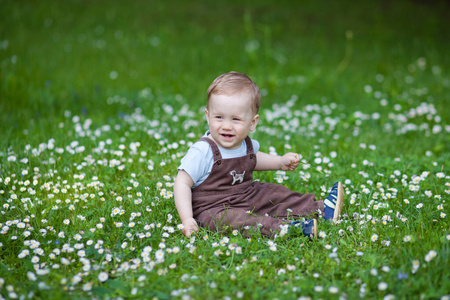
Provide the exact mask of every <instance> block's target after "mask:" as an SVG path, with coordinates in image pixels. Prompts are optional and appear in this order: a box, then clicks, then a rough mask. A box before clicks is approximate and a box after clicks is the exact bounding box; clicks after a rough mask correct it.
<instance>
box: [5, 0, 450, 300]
mask: <svg viewBox="0 0 450 300" xmlns="http://www.w3.org/2000/svg"><path fill="white" fill-rule="evenodd" d="M449 11H450V5H449V4H448V2H444V1H442V2H439V1H387V0H385V1H358V2H356V1H327V2H326V1H287V0H280V1H272V2H271V1H249V2H247V3H243V2H242V1H216V2H212V1H175V0H174V1H133V2H131V1H130V2H125V1H123V2H119V1H72V0H70V1H69V0H68V1H20V2H19V1H5V0H1V1H0V64H1V65H0V111H1V118H0V130H1V135H0V136H1V139H0V202H1V207H0V299H3V298H5V299H68V298H70V299H169V298H173V299H236V298H242V299H307V298H312V299H316V298H321V299H358V298H363V299H419V298H420V299H421V298H423V299H449V298H450V272H449V269H450V258H449V257H450V230H449V228H450V225H449V212H450V211H449V204H448V200H449V198H450V174H449V170H448V168H449V164H450V138H449V133H450V110H449V109H448V105H449V104H450V56H449V55H448V49H450V31H449V30H448V28H450V21H449V20H450V15H449ZM231 70H234V71H240V72H245V73H247V74H248V75H249V76H250V77H252V79H254V81H255V82H256V83H257V84H258V86H259V87H260V89H261V91H262V94H263V98H262V105H261V111H260V116H261V120H260V123H259V125H258V128H257V130H256V132H255V133H253V135H252V137H253V138H255V139H257V140H259V141H260V143H261V151H264V152H268V153H269V152H271V153H278V154H283V153H285V152H289V151H293V152H298V153H300V154H301V155H302V157H303V161H302V165H301V166H300V167H299V168H298V169H297V170H296V171H293V172H288V173H283V172H260V173H255V174H254V176H255V178H257V179H259V180H261V181H265V182H275V183H280V184H283V185H286V186H287V187H289V188H290V189H292V190H296V191H299V192H301V193H307V192H309V193H314V194H316V195H317V197H318V198H323V197H325V196H326V194H327V191H328V189H329V188H330V187H331V185H332V184H333V183H334V182H335V181H337V180H340V181H342V182H343V183H344V186H345V190H346V194H347V195H346V204H345V208H344V212H343V213H344V215H343V216H342V219H341V222H340V223H339V224H336V225H330V224H328V223H325V222H324V221H319V231H320V237H319V238H318V239H317V240H316V241H313V242H310V241H308V240H307V239H306V238H292V239H281V238H277V239H274V240H269V239H267V238H264V237H261V236H260V235H259V234H256V233H255V234H253V235H252V236H250V237H244V236H242V235H241V233H239V232H229V233H228V234H218V233H216V232H210V231H206V230H204V229H201V230H200V232H199V233H198V234H197V235H195V237H193V238H190V239H187V238H185V237H184V236H183V235H182V233H181V230H180V227H179V225H180V224H181V222H180V219H179V217H178V214H177V211H176V209H175V205H174V201H173V181H174V177H175V176H176V174H177V171H176V169H177V166H178V165H179V162H180V159H181V157H183V155H184V154H185V153H186V151H187V149H188V148H189V146H190V145H191V144H192V143H193V142H195V141H196V140H197V139H198V138H199V137H201V136H202V134H203V133H204V132H205V131H206V130H207V124H206V121H205V119H204V113H203V108H204V105H205V104H206V89H207V87H208V86H209V84H210V82H211V81H212V80H213V79H214V78H215V77H217V76H218V75H220V74H222V73H225V72H228V71H231Z"/></svg>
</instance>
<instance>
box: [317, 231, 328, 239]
mask: <svg viewBox="0 0 450 300" xmlns="http://www.w3.org/2000/svg"><path fill="white" fill-rule="evenodd" d="M319 237H321V238H323V239H324V238H326V237H327V234H326V233H325V231H320V232H319Z"/></svg>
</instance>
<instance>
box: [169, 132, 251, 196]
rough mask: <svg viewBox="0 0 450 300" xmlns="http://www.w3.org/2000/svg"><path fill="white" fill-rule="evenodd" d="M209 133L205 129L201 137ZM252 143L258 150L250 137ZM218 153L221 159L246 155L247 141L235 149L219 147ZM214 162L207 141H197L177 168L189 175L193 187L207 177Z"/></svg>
mask: <svg viewBox="0 0 450 300" xmlns="http://www.w3.org/2000/svg"><path fill="white" fill-rule="evenodd" d="M208 135H209V132H208V131H207V132H206V133H205V135H204V136H203V137H206V136H208ZM251 140H252V144H253V151H254V153H256V152H258V150H259V142H258V141H256V140H254V139H251ZM218 148H219V151H220V155H222V158H223V159H227V158H236V157H241V156H245V155H247V143H246V142H245V140H244V141H243V142H242V144H241V146H240V147H239V148H237V149H231V150H230V149H224V148H222V147H219V146H218ZM213 164H214V155H213V153H212V149H211V146H210V145H209V144H208V142H205V141H198V142H196V143H195V144H194V145H192V146H191V147H190V148H189V150H188V152H187V153H186V155H185V156H184V157H183V158H182V159H181V165H180V166H179V167H178V170H184V171H185V172H186V173H188V174H189V176H191V178H192V181H194V186H193V188H194V187H196V186H198V185H200V184H201V183H202V182H203V181H205V180H206V178H208V176H209V174H210V173H211V170H212V167H213Z"/></svg>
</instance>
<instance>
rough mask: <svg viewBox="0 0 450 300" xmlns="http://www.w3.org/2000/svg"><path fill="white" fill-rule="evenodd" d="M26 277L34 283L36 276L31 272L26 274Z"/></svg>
mask: <svg viewBox="0 0 450 300" xmlns="http://www.w3.org/2000/svg"><path fill="white" fill-rule="evenodd" d="M27 277H28V279H29V280H31V281H36V279H37V278H36V275H35V274H34V273H33V272H27Z"/></svg>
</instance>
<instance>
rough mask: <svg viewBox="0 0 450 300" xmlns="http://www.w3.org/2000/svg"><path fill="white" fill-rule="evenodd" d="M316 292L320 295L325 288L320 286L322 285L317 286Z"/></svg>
mask: <svg viewBox="0 0 450 300" xmlns="http://www.w3.org/2000/svg"><path fill="white" fill-rule="evenodd" d="M314 291H315V292H317V293H320V292H322V291H323V287H322V286H320V285H316V286H315V287H314Z"/></svg>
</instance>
